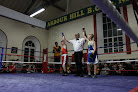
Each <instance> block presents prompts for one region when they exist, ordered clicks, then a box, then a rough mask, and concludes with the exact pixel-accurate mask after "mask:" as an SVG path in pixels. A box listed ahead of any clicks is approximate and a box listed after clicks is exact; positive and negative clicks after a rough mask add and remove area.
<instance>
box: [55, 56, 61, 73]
mask: <svg viewBox="0 0 138 92" xmlns="http://www.w3.org/2000/svg"><path fill="white" fill-rule="evenodd" d="M54 62H60V57H55V60H54ZM55 68H56V69H60V65H59V64H55ZM55 72H56V73H59V72H60V70H55Z"/></svg>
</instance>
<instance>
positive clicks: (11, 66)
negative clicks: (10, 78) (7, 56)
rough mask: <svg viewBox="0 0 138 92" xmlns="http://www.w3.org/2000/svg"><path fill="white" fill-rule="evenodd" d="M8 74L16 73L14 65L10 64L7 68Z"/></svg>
mask: <svg viewBox="0 0 138 92" xmlns="http://www.w3.org/2000/svg"><path fill="white" fill-rule="evenodd" d="M9 72H10V73H16V65H15V63H12V65H10V66H9Z"/></svg>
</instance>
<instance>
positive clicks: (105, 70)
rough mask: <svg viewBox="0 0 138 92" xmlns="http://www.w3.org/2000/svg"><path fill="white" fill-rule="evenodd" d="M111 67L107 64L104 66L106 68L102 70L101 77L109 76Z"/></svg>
mask: <svg viewBox="0 0 138 92" xmlns="http://www.w3.org/2000/svg"><path fill="white" fill-rule="evenodd" d="M108 70H110V69H109V67H108V65H107V64H104V68H102V71H101V72H100V75H109V71H108Z"/></svg>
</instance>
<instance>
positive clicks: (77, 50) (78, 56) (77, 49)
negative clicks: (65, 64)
mask: <svg viewBox="0 0 138 92" xmlns="http://www.w3.org/2000/svg"><path fill="white" fill-rule="evenodd" d="M63 38H64V39H65V40H66V41H67V42H68V43H71V44H72V45H73V48H74V57H75V62H76V67H77V74H76V75H75V76H80V77H83V70H82V56H83V48H84V44H85V43H86V40H85V39H84V38H80V34H79V33H77V34H75V38H76V39H74V40H68V39H66V38H65V36H64V37H63Z"/></svg>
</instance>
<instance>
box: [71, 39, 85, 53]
mask: <svg viewBox="0 0 138 92" xmlns="http://www.w3.org/2000/svg"><path fill="white" fill-rule="evenodd" d="M69 42H70V43H71V44H73V48H74V52H79V51H83V48H84V44H85V43H86V40H85V39H84V38H79V40H76V39H74V40H69Z"/></svg>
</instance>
